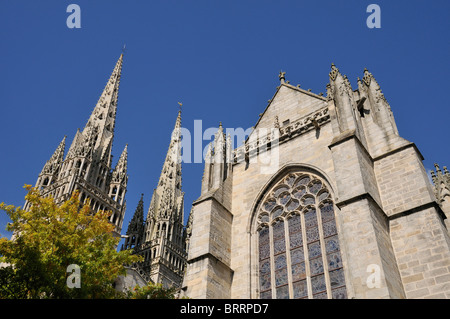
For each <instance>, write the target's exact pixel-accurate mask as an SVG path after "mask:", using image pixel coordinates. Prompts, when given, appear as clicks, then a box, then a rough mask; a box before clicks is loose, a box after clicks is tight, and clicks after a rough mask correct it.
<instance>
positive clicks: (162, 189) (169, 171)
mask: <svg viewBox="0 0 450 319" xmlns="http://www.w3.org/2000/svg"><path fill="white" fill-rule="evenodd" d="M183 197H184V193H183V192H182V191H181V110H179V111H178V116H177V119H176V121H175V127H174V129H173V131H172V135H171V140H170V144H169V149H168V151H167V155H166V158H165V161H164V164H163V168H162V171H161V175H160V177H159V182H158V186H157V188H156V189H155V190H154V192H153V196H152V200H151V203H150V208H149V211H148V214H147V218H151V217H153V218H156V219H158V218H159V217H161V216H165V217H167V218H168V217H172V218H178V217H179V216H182V214H183V207H182V206H183Z"/></svg>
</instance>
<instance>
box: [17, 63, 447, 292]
mask: <svg viewBox="0 0 450 319" xmlns="http://www.w3.org/2000/svg"><path fill="white" fill-rule="evenodd" d="M122 60H123V55H121V56H120V58H119V60H118V61H117V64H116V66H115V68H114V70H113V73H112V75H111V77H110V78H109V80H108V82H107V85H106V87H105V89H104V91H103V92H102V94H101V96H100V99H99V101H98V103H97V105H96V106H95V108H94V110H93V112H92V114H91V116H90V118H89V120H88V122H87V124H86V126H85V128H84V129H83V131H77V132H76V134H75V137H74V139H73V142H72V144H71V146H70V148H69V150H68V152H67V154H65V138H64V139H63V140H62V142H61V144H60V145H59V146H58V147H57V149H56V151H55V153H54V154H53V155H52V156H51V158H50V159H49V160H48V161H47V163H46V164H45V165H44V168H43V169H42V172H41V173H40V174H39V176H38V179H37V183H36V186H37V187H39V188H40V189H41V190H42V193H43V195H51V196H53V197H54V198H55V200H56V201H57V202H62V201H64V200H66V199H67V198H68V197H69V196H70V195H71V194H72V192H74V191H75V190H78V191H79V192H80V199H81V200H82V201H83V202H88V203H90V205H91V207H92V209H93V210H94V211H98V210H110V211H112V215H111V217H110V222H111V223H113V224H114V225H115V235H116V236H122V237H123V238H125V243H124V245H123V246H122V248H121V249H133V250H134V252H135V253H136V254H139V255H141V256H143V261H142V262H140V263H138V264H135V265H130V266H129V267H128V275H127V276H126V277H125V278H122V287H125V286H127V285H128V287H130V286H132V284H133V283H138V284H145V282H148V281H152V282H157V283H162V284H163V285H165V286H175V287H178V288H180V294H181V295H185V296H188V297H190V298H195V299H202V298H208V299H209V298H215V299H219V298H224V299H228V298H233V299H240V298H252V299H253V298H254V299H258V298H261V299H275V298H277V299H288V298H290V299H347V298H356V299H372V298H377V299H378V298H402V299H403V298H408V299H409V298H446V299H449V298H450V236H449V230H448V229H449V227H450V223H449V222H448V221H449V219H448V217H450V173H449V172H448V170H447V168H446V167H443V170H441V169H440V167H439V166H438V165H437V164H436V165H435V171H434V172H431V181H430V178H429V177H428V175H427V172H426V170H425V168H424V166H423V164H422V161H423V157H422V154H421V153H420V151H419V149H418V148H417V147H416V145H415V144H414V143H412V142H410V141H408V140H406V139H404V138H402V137H401V136H400V133H399V131H398V129H397V126H396V123H395V120H394V116H393V112H392V110H391V107H390V105H389V104H388V102H387V100H386V98H385V96H384V95H383V93H382V91H381V89H380V86H379V84H378V82H377V81H376V80H375V78H374V76H373V75H372V74H371V73H370V72H369V71H368V70H367V69H365V70H364V72H363V75H362V79H359V78H358V80H357V89H356V90H353V89H352V86H351V84H350V81H349V80H348V78H347V77H346V76H345V75H343V74H341V72H340V71H339V69H338V68H337V67H336V66H335V65H334V64H332V66H331V71H330V73H329V82H328V84H327V94H326V96H323V95H322V94H315V93H313V92H311V91H310V90H304V89H302V88H300V86H294V85H291V84H290V83H289V81H287V80H286V74H285V73H284V72H280V74H279V86H278V87H277V88H276V90H275V93H274V95H273V97H272V98H271V99H270V100H269V102H268V105H267V107H266V108H265V110H264V112H263V113H261V114H260V116H259V118H258V120H257V122H256V124H255V125H254V127H253V130H252V132H251V133H250V134H249V135H248V136H247V138H246V140H245V141H244V143H243V144H242V145H241V146H239V147H237V148H236V149H233V147H232V143H231V141H232V138H231V136H230V135H228V134H226V133H227V132H226V130H224V128H223V127H222V125H220V126H219V129H218V131H217V133H216V134H215V136H214V140H213V141H212V142H211V143H210V145H209V146H208V148H207V151H206V154H205V158H204V165H205V167H204V173H203V177H202V178H200V177H199V181H198V183H199V186H200V185H201V193H200V196H199V197H198V199H196V200H195V201H194V202H193V203H192V208H191V210H190V214H189V218H188V222H187V225H183V217H184V201H183V198H184V193H183V191H182V188H181V184H182V183H181V181H182V178H181V176H182V167H181V162H182V158H181V147H182V146H181V140H182V137H181V111H180V112H179V113H178V116H177V118H176V121H175V126H174V130H173V133H172V135H171V137H170V142H169V147H168V151H167V155H166V158H165V161H164V163H162V164H163V165H162V170H161V175H160V178H159V180H158V181H155V186H156V188H155V189H154V191H153V194H152V197H151V200H150V203H149V209H148V212H147V214H146V216H145V219H144V199H143V196H141V200H140V201H139V203H138V205H137V208H136V209H135V211H134V214H133V217H132V219H131V221H130V223H129V225H128V227H127V230H126V233H125V235H121V233H122V224H123V220H124V214H125V210H126V201H125V194H126V191H127V182H128V175H127V146H125V148H124V150H123V152H122V155H121V156H120V158H119V160H118V162H117V163H116V165H115V166H114V168H113V166H112V160H111V148H112V140H113V136H114V123H115V115H116V108H117V98H118V90H119V82H120V75H121V69H122ZM168 140H169V137H168ZM130 143H132V141H130ZM131 178H132V177H131ZM188 204H189V205H190V204H191V203H188ZM25 205H27V203H26V204H25ZM25 208H26V206H25Z"/></svg>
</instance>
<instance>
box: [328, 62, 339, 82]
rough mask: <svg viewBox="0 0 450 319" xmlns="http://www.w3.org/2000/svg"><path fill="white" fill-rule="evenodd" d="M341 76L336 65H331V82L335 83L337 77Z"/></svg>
mask: <svg viewBox="0 0 450 319" xmlns="http://www.w3.org/2000/svg"><path fill="white" fill-rule="evenodd" d="M338 74H339V69H338V68H337V67H336V65H334V63H331V71H330V74H329V75H330V80H331V81H334V80H336V77H337V75H338Z"/></svg>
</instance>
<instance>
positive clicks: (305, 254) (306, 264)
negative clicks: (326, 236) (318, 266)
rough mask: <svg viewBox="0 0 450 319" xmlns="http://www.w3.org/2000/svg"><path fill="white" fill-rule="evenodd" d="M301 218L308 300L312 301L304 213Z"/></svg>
mask: <svg viewBox="0 0 450 319" xmlns="http://www.w3.org/2000/svg"><path fill="white" fill-rule="evenodd" d="M300 217H301V226H302V241H303V254H304V257H305V272H306V283H307V285H306V286H307V288H308V298H309V299H312V296H313V294H312V286H311V269H310V267H309V252H308V244H307V240H306V225H305V216H304V212H302V213H301V214H300Z"/></svg>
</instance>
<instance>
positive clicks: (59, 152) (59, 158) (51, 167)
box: [41, 136, 66, 174]
mask: <svg viewBox="0 0 450 319" xmlns="http://www.w3.org/2000/svg"><path fill="white" fill-rule="evenodd" d="M65 148H66V136H64V138H63V139H62V141H61V142H60V143H59V145H58V147H57V148H56V150H55V152H54V153H53V155H52V157H50V159H49V160H48V161H47V162H46V163H45V165H44V168H43V169H42V172H41V174H54V173H56V172H57V171H58V168H59V166H60V165H61V163H62V162H63V159H64V150H65Z"/></svg>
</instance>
